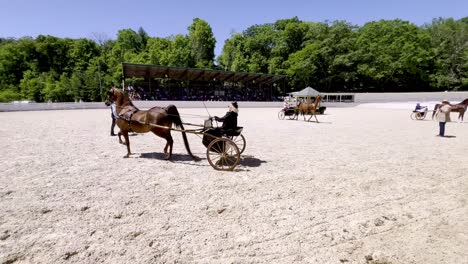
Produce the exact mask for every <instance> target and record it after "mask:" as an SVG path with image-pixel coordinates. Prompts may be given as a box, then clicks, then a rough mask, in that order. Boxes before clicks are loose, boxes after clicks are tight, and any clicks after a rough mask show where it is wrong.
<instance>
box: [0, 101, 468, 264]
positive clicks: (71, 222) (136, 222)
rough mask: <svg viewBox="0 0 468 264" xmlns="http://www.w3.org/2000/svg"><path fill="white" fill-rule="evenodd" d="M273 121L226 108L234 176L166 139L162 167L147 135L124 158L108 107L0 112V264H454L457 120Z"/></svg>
mask: <svg viewBox="0 0 468 264" xmlns="http://www.w3.org/2000/svg"><path fill="white" fill-rule="evenodd" d="M225 110H226V109H220V108H218V109H211V110H210V111H211V113H212V114H213V115H223V114H224V112H225ZM278 110H279V109H273V108H257V109H253V108H251V109H242V108H241V109H240V116H239V123H240V124H239V125H241V126H244V127H245V128H244V132H243V134H244V135H245V137H246V139H247V148H246V150H245V152H244V155H243V158H242V161H241V164H240V166H238V167H237V169H236V170H235V171H234V172H220V171H215V170H214V169H213V168H212V167H211V166H210V165H209V163H208V161H207V160H206V156H205V151H206V149H205V147H204V146H203V145H202V144H201V139H200V138H198V137H197V136H195V135H189V142H190V146H191V148H192V151H193V152H194V153H195V154H196V155H198V156H199V157H202V160H201V161H200V162H194V161H192V160H191V159H190V158H189V156H188V155H187V152H186V150H185V148H184V145H183V143H182V137H181V135H180V133H176V132H173V137H174V140H175V143H174V154H175V155H174V157H173V160H172V161H165V160H163V159H162V153H161V152H162V150H163V147H164V144H165V142H164V141H163V140H162V139H161V138H158V137H156V136H154V135H153V134H140V135H136V136H132V137H131V138H130V142H131V147H132V151H133V153H134V155H133V156H132V157H131V158H129V159H124V158H123V156H124V154H126V149H125V146H123V145H119V144H118V142H117V138H116V137H110V136H109V127H110V111H109V110H108V109H100V110H66V111H37V112H9V113H0V121H1V123H2V124H3V125H2V126H1V127H0V136H1V139H2V140H1V142H0V147H1V149H2V157H1V158H0V165H1V172H0V175H1V176H0V263H15V264H16V263H468V250H467V245H468V205H467V199H468V123H467V121H465V123H455V122H452V123H449V124H447V134H448V135H452V136H453V137H451V138H439V137H435V135H436V134H437V132H438V124H437V122H435V121H430V118H426V120H424V121H413V120H411V119H410V118H409V115H410V112H411V111H408V110H403V109H370V108H362V107H355V108H329V109H327V112H326V115H323V116H319V117H318V118H319V120H320V123H319V124H317V123H315V122H310V123H308V122H304V121H302V120H300V121H291V120H287V119H285V120H278V118H277V112H278ZM179 111H180V112H181V113H182V114H192V115H205V114H206V111H205V110H204V109H201V108H199V109H179ZM452 119H456V114H452ZM183 120H184V121H185V122H194V123H202V118H201V117H191V118H188V117H185V118H183Z"/></svg>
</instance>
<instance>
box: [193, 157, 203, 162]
mask: <svg viewBox="0 0 468 264" xmlns="http://www.w3.org/2000/svg"><path fill="white" fill-rule="evenodd" d="M193 160H194V161H200V160H201V159H200V158H199V157H197V156H193Z"/></svg>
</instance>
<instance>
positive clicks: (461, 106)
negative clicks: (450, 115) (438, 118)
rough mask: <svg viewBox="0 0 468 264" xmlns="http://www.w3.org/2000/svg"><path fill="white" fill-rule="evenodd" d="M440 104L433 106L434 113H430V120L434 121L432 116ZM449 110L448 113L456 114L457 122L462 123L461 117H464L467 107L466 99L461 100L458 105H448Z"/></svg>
mask: <svg viewBox="0 0 468 264" xmlns="http://www.w3.org/2000/svg"><path fill="white" fill-rule="evenodd" d="M440 105H441V104H436V105H435V106H434V111H433V112H432V119H434V116H435V114H436V112H437V110H438V109H439V107H440ZM450 107H451V109H450V112H457V113H459V114H458V122H463V116H464V115H465V112H466V109H467V107H468V98H466V99H465V100H463V101H462V102H460V103H458V104H451V105H450Z"/></svg>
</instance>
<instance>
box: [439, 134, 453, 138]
mask: <svg viewBox="0 0 468 264" xmlns="http://www.w3.org/2000/svg"><path fill="white" fill-rule="evenodd" d="M442 137H444V138H456V136H453V135H445V136H442Z"/></svg>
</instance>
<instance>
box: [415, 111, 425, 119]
mask: <svg viewBox="0 0 468 264" xmlns="http://www.w3.org/2000/svg"><path fill="white" fill-rule="evenodd" d="M426 114H427V112H422V113H416V119H417V120H423V119H424V118H426Z"/></svg>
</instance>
